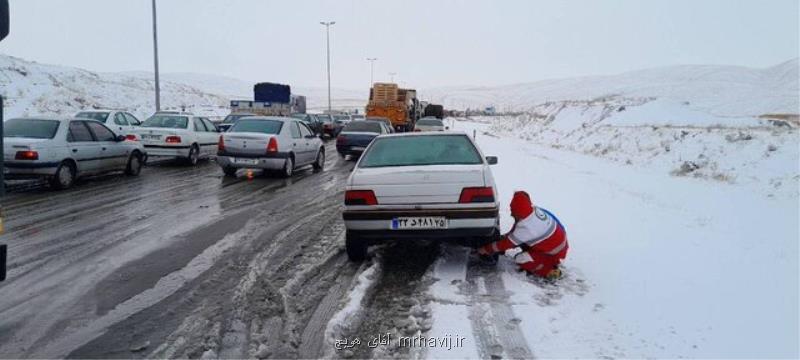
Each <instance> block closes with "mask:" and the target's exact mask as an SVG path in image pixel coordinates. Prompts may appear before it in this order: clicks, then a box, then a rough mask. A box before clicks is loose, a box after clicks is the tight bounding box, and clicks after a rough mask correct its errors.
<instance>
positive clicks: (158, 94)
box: [153, 0, 161, 111]
mask: <svg viewBox="0 0 800 360" xmlns="http://www.w3.org/2000/svg"><path fill="white" fill-rule="evenodd" d="M156 19H157V18H156V0H153V63H154V65H155V74H156V111H161V88H160V85H159V81H158V27H157V25H156V23H157V21H156Z"/></svg>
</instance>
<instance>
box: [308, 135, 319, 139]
mask: <svg viewBox="0 0 800 360" xmlns="http://www.w3.org/2000/svg"><path fill="white" fill-rule="evenodd" d="M315 137H317V135H314V134H310V135H306V139H313V138H315Z"/></svg>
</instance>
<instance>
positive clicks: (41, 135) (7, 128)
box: [3, 119, 60, 139]
mask: <svg viewBox="0 0 800 360" xmlns="http://www.w3.org/2000/svg"><path fill="white" fill-rule="evenodd" d="M59 124H60V122H59V121H55V120H38V119H9V120H8V121H6V122H5V123H3V137H21V138H33V139H52V138H53V137H55V136H56V131H58V125H59Z"/></svg>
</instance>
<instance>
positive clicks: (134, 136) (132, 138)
mask: <svg viewBox="0 0 800 360" xmlns="http://www.w3.org/2000/svg"><path fill="white" fill-rule="evenodd" d="M125 140H129V141H137V140H136V135H133V134H128V135H125Z"/></svg>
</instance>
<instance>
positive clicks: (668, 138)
mask: <svg viewBox="0 0 800 360" xmlns="http://www.w3.org/2000/svg"><path fill="white" fill-rule="evenodd" d="M480 120H481V121H482V122H490V123H491V124H492V127H491V131H492V132H493V133H495V134H498V135H502V136H507V137H514V138H519V139H524V140H526V141H529V142H535V143H537V144H541V145H546V146H549V147H552V148H555V149H566V150H570V151H574V152H578V153H583V154H588V155H592V156H596V157H600V158H604V159H611V160H614V161H616V162H620V163H624V164H627V165H633V166H637V167H642V168H646V169H649V170H652V171H656V172H660V173H663V174H671V175H674V176H683V177H694V178H703V179H708V180H712V181H719V182H725V183H747V184H756V185H757V186H758V187H759V188H760V189H761V190H762V191H764V192H767V193H772V194H775V195H777V196H781V195H783V196H797V194H798V188H797V183H798V180H800V176H798V173H800V171H798V161H800V159H799V155H798V151H797V149H798V144H800V137H799V134H798V128H797V127H796V126H797V124H793V123H792V122H789V121H775V120H765V119H758V118H751V117H720V116H714V115H709V114H707V113H703V112H700V111H697V110H693V109H691V108H690V107H689V106H688V105H686V104H682V103H677V102H673V101H668V100H663V99H629V98H616V97H612V98H607V99H598V100H593V101H564V102H552V103H546V104H542V105H540V106H537V107H536V108H535V109H534V111H533V112H532V113H529V114H524V115H520V116H515V117H492V118H481V119H480Z"/></svg>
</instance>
